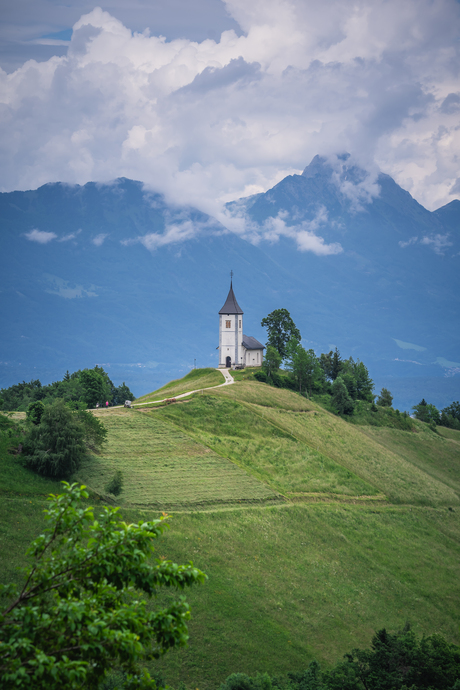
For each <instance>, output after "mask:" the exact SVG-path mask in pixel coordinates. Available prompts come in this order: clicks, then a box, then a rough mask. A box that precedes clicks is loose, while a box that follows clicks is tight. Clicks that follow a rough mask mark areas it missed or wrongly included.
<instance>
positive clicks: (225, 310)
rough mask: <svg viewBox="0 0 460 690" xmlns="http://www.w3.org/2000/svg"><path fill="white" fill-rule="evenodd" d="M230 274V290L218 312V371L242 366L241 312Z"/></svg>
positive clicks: (231, 274)
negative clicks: (237, 365)
mask: <svg viewBox="0 0 460 690" xmlns="http://www.w3.org/2000/svg"><path fill="white" fill-rule="evenodd" d="M232 279H233V271H232V272H231V273H230V290H229V293H228V295H227V299H226V300H225V304H224V306H223V307H222V309H221V310H220V312H219V369H229V368H230V367H232V366H233V365H236V364H240V365H241V364H243V347H242V345H243V342H242V341H243V310H242V309H241V307H240V306H239V304H238V302H237V301H236V297H235V293H234V292H233V286H232Z"/></svg>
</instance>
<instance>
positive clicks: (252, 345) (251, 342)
mask: <svg viewBox="0 0 460 690" xmlns="http://www.w3.org/2000/svg"><path fill="white" fill-rule="evenodd" d="M243 347H245V348H246V350H265V345H262V343H259V341H258V340H256V339H255V338H253V337H252V335H243Z"/></svg>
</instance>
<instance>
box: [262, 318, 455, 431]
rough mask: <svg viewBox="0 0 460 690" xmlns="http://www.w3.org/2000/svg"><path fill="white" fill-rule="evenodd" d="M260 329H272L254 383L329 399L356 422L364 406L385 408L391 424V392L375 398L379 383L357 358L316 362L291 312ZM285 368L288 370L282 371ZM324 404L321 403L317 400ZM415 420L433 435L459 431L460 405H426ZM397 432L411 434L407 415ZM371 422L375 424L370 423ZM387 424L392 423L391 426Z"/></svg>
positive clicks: (398, 419)
mask: <svg viewBox="0 0 460 690" xmlns="http://www.w3.org/2000/svg"><path fill="white" fill-rule="evenodd" d="M261 325H262V326H263V327H265V328H266V329H267V335H268V339H267V347H266V352H265V357H264V361H263V364H262V369H261V371H258V372H256V373H255V378H256V379H257V380H259V381H262V382H264V383H269V384H271V385H272V386H276V387H278V388H290V389H291V390H297V391H298V392H299V393H300V394H303V395H307V396H308V397H310V398H311V397H312V395H315V396H327V397H328V400H327V401H325V400H323V401H322V402H326V406H327V407H328V409H330V411H333V412H335V413H336V414H339V415H346V416H352V415H353V414H355V413H356V412H357V411H359V412H361V413H362V412H363V405H360V402H363V403H370V407H369V410H368V411H369V412H370V413H371V414H372V413H374V414H375V413H377V412H378V408H386V409H387V411H388V413H389V414H387V417H388V418H390V417H391V416H392V415H391V408H392V404H393V396H392V394H391V392H390V391H389V390H388V389H386V388H382V390H381V391H380V394H379V395H378V396H377V395H375V394H374V382H373V381H372V379H371V378H370V376H369V372H368V369H367V367H366V366H365V365H364V363H363V362H361V361H360V360H359V359H358V360H357V361H355V360H354V359H353V357H349V358H348V359H342V357H341V355H340V352H339V350H338V349H337V348H335V350H331V351H330V352H328V353H323V354H321V355H320V356H319V357H317V356H316V354H315V352H314V350H313V349H308V350H306V349H305V348H304V347H303V346H302V345H301V335H300V331H299V329H298V328H297V326H296V325H295V323H294V321H293V319H292V318H291V315H290V314H289V312H288V310H287V309H275V311H273V312H271V313H270V314H268V316H266V317H265V318H264V319H262V322H261ZM282 364H283V366H284V369H283V370H281V365H282ZM318 401H319V402H321V399H318ZM412 411H413V413H414V417H416V418H417V419H419V420H421V421H423V422H427V423H428V424H429V425H430V427H431V428H432V429H435V428H436V426H445V427H449V428H451V429H459V430H460V402H458V401H457V402H453V403H452V404H451V405H449V406H448V407H445V408H444V409H443V410H441V411H439V410H437V408H436V407H435V406H434V405H431V404H429V403H427V402H426V401H425V399H423V400H422V401H421V402H420V403H419V404H418V405H414V406H413V408H412ZM395 413H396V414H395V415H393V417H394V419H392V420H390V421H391V423H392V424H393V425H394V426H398V427H399V428H401V429H410V428H411V427H412V425H411V422H410V415H409V413H408V412H403V413H402V414H400V413H399V410H396V411H395ZM367 421H370V418H368V420H367ZM387 421H388V420H387Z"/></svg>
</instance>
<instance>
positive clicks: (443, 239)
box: [398, 233, 456, 256]
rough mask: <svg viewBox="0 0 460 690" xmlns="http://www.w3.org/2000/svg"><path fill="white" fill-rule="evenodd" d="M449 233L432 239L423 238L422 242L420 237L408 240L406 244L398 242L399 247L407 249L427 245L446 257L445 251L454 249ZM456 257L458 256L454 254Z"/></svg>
mask: <svg viewBox="0 0 460 690" xmlns="http://www.w3.org/2000/svg"><path fill="white" fill-rule="evenodd" d="M448 237H449V233H446V234H445V235H440V234H437V235H432V236H431V237H428V236H426V237H422V238H421V239H420V240H419V238H418V237H411V238H410V239H408V240H407V241H406V242H403V241H401V242H398V244H399V246H400V247H402V248H403V249H405V248H406V247H410V246H411V245H413V244H417V242H419V244H425V245H428V246H429V247H431V249H432V250H433V251H434V252H436V254H439V255H440V256H444V253H445V252H444V250H445V249H446V248H447V247H452V246H453V242H451V241H450V240H449V239H448ZM454 256H456V254H454Z"/></svg>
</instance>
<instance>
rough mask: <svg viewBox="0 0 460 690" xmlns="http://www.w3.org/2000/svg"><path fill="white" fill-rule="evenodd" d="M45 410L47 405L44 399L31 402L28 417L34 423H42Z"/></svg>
mask: <svg viewBox="0 0 460 690" xmlns="http://www.w3.org/2000/svg"><path fill="white" fill-rule="evenodd" d="M44 410H45V406H44V404H43V403H42V401H41V400H36V401H35V402H33V403H30V405H29V407H28V408H27V412H26V418H27V419H28V420H29V421H30V422H32V424H35V425H37V424H40V422H41V418H42V415H43V412H44Z"/></svg>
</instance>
